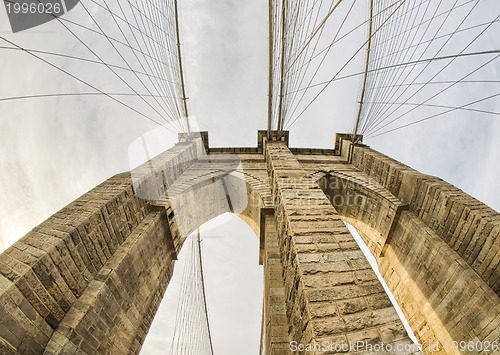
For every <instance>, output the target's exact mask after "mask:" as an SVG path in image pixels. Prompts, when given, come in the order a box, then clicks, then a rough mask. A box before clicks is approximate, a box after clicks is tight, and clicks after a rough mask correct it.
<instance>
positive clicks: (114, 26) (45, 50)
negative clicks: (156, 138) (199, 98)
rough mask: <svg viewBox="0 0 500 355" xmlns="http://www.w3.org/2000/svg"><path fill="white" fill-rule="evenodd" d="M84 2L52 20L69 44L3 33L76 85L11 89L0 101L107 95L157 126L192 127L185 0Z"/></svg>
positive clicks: (17, 48)
mask: <svg viewBox="0 0 500 355" xmlns="http://www.w3.org/2000/svg"><path fill="white" fill-rule="evenodd" d="M37 1H38V2H39V3H41V1H40V0H37ZM12 3H14V2H12ZM78 6H79V7H78V8H79V9H80V10H81V9H83V11H72V12H69V13H68V14H66V15H65V16H63V17H56V16H54V20H53V21H52V22H54V23H57V24H58V26H59V28H62V29H63V31H62V32H63V33H62V34H63V35H64V36H62V37H59V38H58V43H63V44H69V45H68V46H67V47H69V48H58V47H60V46H57V43H53V44H50V45H49V43H47V42H44V41H41V42H40V44H39V45H38V43H32V41H30V40H29V38H28V36H20V35H16V34H13V35H7V34H1V35H0V43H1V42H3V43H4V45H2V46H0V49H1V50H2V51H4V52H24V53H26V54H28V55H29V56H30V57H32V58H33V59H35V60H37V61H39V62H41V63H44V64H45V65H47V66H48V67H51V68H53V69H56V70H57V71H58V72H59V73H60V74H63V75H64V76H65V77H66V78H67V79H70V80H66V83H70V84H71V90H69V91H65V92H60V91H59V92H43V93H29V94H26V93H23V94H20V95H14V96H3V97H0V102H6V101H13V100H24V99H39V98H45V99H47V98H55V97H71V96H73V97H84V96H103V97H108V98H109V99H111V100H112V101H114V102H115V103H117V104H119V105H121V106H123V107H125V108H127V109H128V110H130V111H132V112H133V113H135V114H137V115H138V116H140V117H142V118H144V119H147V120H149V121H150V122H152V123H154V124H155V125H159V126H164V127H166V128H167V129H169V130H171V131H173V132H183V131H187V132H189V130H190V129H189V121H188V120H187V117H188V104H187V90H186V86H185V80H184V72H183V67H182V58H181V44H180V40H181V35H180V24H179V17H180V15H179V10H178V4H177V0H167V1H160V0H139V1H131V0H126V1H123V2H111V1H109V0H85V1H80V4H79V5H78ZM82 14H83V16H82ZM72 15H74V16H72ZM26 44H28V45H26ZM50 47H55V48H50ZM103 69H104V70H103ZM95 71H98V72H99V73H100V74H102V76H105V78H106V84H104V83H103V81H104V80H103V77H102V76H97V75H95V74H94V72H95ZM54 75H55V74H54ZM113 88H115V89H113ZM83 89H86V90H85V91H84V90H83ZM89 89H90V91H89Z"/></svg>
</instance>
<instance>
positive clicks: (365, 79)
mask: <svg viewBox="0 0 500 355" xmlns="http://www.w3.org/2000/svg"><path fill="white" fill-rule="evenodd" d="M372 23H373V0H371V1H370V21H369V29H368V31H369V32H368V48H367V51H366V65H365V74H364V77H363V88H362V89H361V99H360V100H359V110H358V117H357V118H356V124H355V126H354V133H353V135H352V141H353V142H355V140H356V135H357V134H358V127H359V120H360V119H361V110H362V108H363V100H364V98H365V92H366V81H367V79H368V67H369V63H370V51H371V44H372V31H373V29H372Z"/></svg>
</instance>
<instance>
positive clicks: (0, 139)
mask: <svg viewBox="0 0 500 355" xmlns="http://www.w3.org/2000/svg"><path fill="white" fill-rule="evenodd" d="M181 4H182V15H183V21H182V25H183V28H184V36H183V37H184V46H183V50H184V54H185V69H186V76H187V82H188V91H189V98H190V99H189V102H190V108H191V113H192V114H194V115H196V117H197V119H198V122H199V124H200V128H201V129H203V130H208V131H209V134H210V143H211V146H255V145H256V138H257V132H256V131H257V130H258V129H264V128H265V127H266V120H267V106H266V105H267V61H268V57H267V3H266V1H259V2H256V1H238V0H221V1H217V2H215V1H208V0H186V1H181ZM481 4H482V8H481V9H479V10H478V14H477V15H476V17H477V18H481V15H486V14H489V12H493V13H495V11H496V13H498V12H499V4H498V2H497V1H495V0H483V1H481ZM88 6H89V8H92V9H93V10H95V11H97V8H95V7H92V6H90V5H88ZM97 13H98V12H97ZM360 14H362V11H361V12H360ZM98 16H103V18H104V16H105V14H102V13H98ZM67 18H68V19H73V20H75V21H80V22H83V23H86V24H88V25H90V24H91V20H90V19H88V18H87V17H86V14H85V13H84V12H83V11H82V9H81V7H80V6H77V7H76V8H75V9H74V10H72V11H71V12H70V13H69V14H67ZM82 33H84V32H82ZM0 35H1V36H3V37H6V38H8V39H11V40H13V41H15V42H16V43H19V44H20V45H21V46H24V47H26V48H38V49H44V50H54V51H59V52H62V53H71V54H72V55H78V56H83V57H87V58H91V57H92V56H91V55H89V54H88V51H86V49H85V48H82V46H81V45H79V44H78V43H76V42H75V39H74V38H73V37H72V36H71V35H69V34H68V33H67V32H66V31H65V30H64V29H63V28H62V27H61V25H60V24H59V23H57V22H54V21H53V22H51V23H47V24H45V25H43V26H40V27H38V28H35V29H32V30H28V31H26V32H21V33H18V34H15V35H13V34H10V27H9V26H8V23H7V21H6V14H5V12H4V11H3V10H0ZM87 35H88V40H89V41H90V42H91V43H92V44H93V45H94V48H95V50H96V51H102V53H105V54H108V55H109V56H110V58H115V55H113V54H112V53H111V54H110V53H109V48H108V47H107V45H106V43H102V39H101V38H99V37H97V36H91V35H89V34H88V33H87ZM363 36H366V32H363V31H361V32H360V33H359V36H357V37H354V38H355V39H356V40H353V41H352V42H356V41H358V40H359V39H360V38H362V37H363ZM485 40H486V41H487V42H488V46H489V48H497V49H498V48H500V39H499V38H498V36H496V35H495V36H489V37H487V38H486V39H485ZM352 42H350V43H349V44H346V47H341V48H345V49H346V50H347V49H349V48H350V47H349V46H352V45H353V43H352ZM4 45H6V44H5V43H4V42H3V41H1V40H0V46H4ZM339 55H345V54H344V52H343V51H340V53H339ZM0 58H1V60H2V67H1V69H0V71H1V77H2V80H1V82H0V98H4V97H11V96H16V95H26V94H37V93H47V92H64V91H69V92H75V91H79V92H82V91H90V90H89V89H88V88H87V87H85V86H83V85H82V84H81V83H77V82H75V81H74V80H69V79H68V77H67V76H65V75H63V74H61V73H60V72H58V71H57V70H55V69H53V68H51V67H49V66H47V65H46V64H44V63H41V62H39V61H37V60H36V59H34V58H32V57H30V56H29V55H27V54H26V53H21V52H16V51H12V50H5V49H2V50H0ZM55 60H56V62H57V63H58V64H60V65H64V68H66V69H68V70H71V71H74V72H75V73H78V74H81V75H82V76H83V77H84V78H85V79H86V80H89V81H92V82H94V83H99V84H100V85H101V86H102V87H103V88H105V89H106V90H109V91H114V92H123V91H125V88H124V85H123V84H121V83H119V82H117V80H116V77H114V76H113V75H111V74H110V73H109V72H107V71H106V70H105V68H99V67H96V66H95V65H92V64H88V63H87V64H85V63H82V62H72V61H68V60H65V59H62V58H59V59H55ZM110 60H111V59H110ZM113 60H116V58H115V59H113ZM356 65H358V66H361V68H360V69H361V70H362V61H358V62H357V64H356ZM499 69H500V68H499V65H498V64H495V65H493V66H489V67H488V69H487V70H488V72H487V74H488V76H489V77H490V78H491V79H492V80H499V77H500V73H499ZM359 87H360V83H359V78H355V79H354V80H350V81H345V82H342V85H337V86H332V88H331V90H327V91H325V93H324V94H323V96H322V97H321V99H320V100H318V102H317V104H316V105H313V106H312V107H311V108H310V110H309V111H308V112H307V115H304V117H302V118H301V119H300V120H299V121H297V123H296V124H295V125H294V126H292V128H291V130H290V141H291V145H292V146H314V147H329V148H331V147H332V146H333V141H334V135H335V132H346V131H349V130H351V129H352V126H353V119H354V117H355V113H356V110H357V106H356V100H357V99H358V95H359ZM495 87H496V88H498V84H496V86H495ZM491 88H492V87H491V86H489V87H486V86H484V85H483V86H481V85H478V86H475V87H474V91H478V90H490V91H491V92H492V93H495V90H497V89H491ZM452 95H454V99H456V100H457V101H458V102H467V101H469V97H470V96H471V95H472V92H471V91H468V90H464V89H460V90H455V91H454V92H453V94H452ZM130 100H132V99H130ZM135 103H136V104H137V105H138V107H142V108H144V110H145V111H146V110H147V108H146V107H143V106H141V104H140V103H137V102H135ZM489 105H490V106H489V109H491V110H494V111H500V102H499V100H498V99H496V100H492V101H490V102H489ZM153 128H155V125H154V124H152V123H150V122H148V121H146V120H144V119H143V118H140V117H137V115H136V114H135V113H133V112H131V111H130V110H127V109H126V108H124V107H122V106H120V105H117V104H116V103H113V102H111V101H110V99H108V98H106V97H66V98H45V99H31V100H23V101H8V102H7V101H4V102H2V101H0V183H1V184H0V201H1V202H0V249H1V250H3V249H5V248H6V247H7V246H8V245H10V244H12V243H13V242H14V241H15V240H16V239H17V238H19V237H21V236H22V235H23V234H25V233H26V232H27V231H29V230H30V229H31V228H33V227H34V226H36V225H37V224H38V223H40V222H42V221H43V220H44V219H45V218H47V217H48V216H50V215H51V214H53V213H54V212H56V211H57V210H58V209H60V208H62V207H63V206H64V205H66V204H67V203H69V202H71V201H72V200H73V199H75V198H76V197H78V196H80V195H81V194H83V193H84V192H85V191H87V190H89V189H90V188H92V187H94V186H95V185H97V184H98V183H100V182H102V181H103V180H105V179H107V178H108V177H110V176H111V175H113V174H115V173H118V172H122V171H126V170H129V158H128V148H129V145H130V144H131V143H132V142H133V141H134V140H135V139H136V138H137V137H139V136H140V135H141V134H144V133H145V132H148V131H150V130H151V129H153ZM499 137H500V120H498V117H497V116H484V115H477V114H471V113H463V112H454V113H452V114H448V115H445V116H442V117H439V118H436V119H434V120H429V121H426V122H424V123H422V124H419V125H415V126H412V127H411V128H408V129H404V130H400V131H397V132H394V133H392V134H387V135H384V136H381V137H377V138H374V139H372V140H367V141H365V143H367V144H369V145H371V146H372V147H373V148H375V149H378V150H380V151H381V152H383V153H385V154H388V155H390V156H392V157H394V158H396V159H398V160H400V161H402V162H404V163H406V164H408V165H410V166H411V167H413V168H416V169H418V170H420V171H422V172H424V173H427V174H432V175H436V176H439V177H441V178H443V179H444V180H446V181H449V182H451V183H453V184H454V185H456V186H458V187H459V188H461V189H463V190H465V191H466V192H468V193H470V194H471V195H472V196H474V197H476V198H478V199H479V200H481V201H483V202H485V203H487V204H489V205H490V206H492V207H493V208H495V209H496V210H500V187H499V186H500V184H498V176H499V174H500V165H499V164H498V162H499V161H500V139H499ZM240 222H241V221H232V222H231V223H230V224H228V225H227V226H222V227H218V228H220V229H213V230H214V231H216V232H213V233H216V234H217V235H221V236H223V237H224V238H220V239H217V238H213V239H209V238H207V240H206V244H207V248H206V249H207V262H206V264H207V279H209V280H210V278H212V277H213V279H212V280H211V281H208V282H209V284H208V286H207V288H208V291H207V292H208V293H209V298H211V299H212V301H209V302H214V303H213V305H212V304H210V305H209V307H210V309H211V310H212V309H213V311H214V314H213V316H212V319H213V320H214V322H216V323H217V322H219V324H221V323H227V325H230V326H232V329H233V330H234V336H232V338H234V339H243V338H244V339H245V340H242V341H244V342H245V344H249V345H248V349H252V350H248V352H247V353H248V354H254V353H255V350H253V348H252V347H253V346H255V341H256V339H255V332H256V331H255V329H256V327H257V328H259V327H260V309H259V307H260V306H259V304H260V302H261V295H262V293H261V289H259V288H258V287H260V286H259V285H260V279H259V277H260V276H259V275H258V272H259V270H260V267H259V266H258V265H257V256H256V255H255V257H253V256H252V255H250V254H253V252H248V251H246V252H244V250H251V248H257V240H256V239H254V240H253V239H252V238H251V237H250V236H249V235H250V234H251V233H250V231H249V230H248V229H245V228H246V227H244V226H242V225H241V223H240ZM207 233H208V235H209V236H210V233H212V232H207ZM254 237H255V236H254ZM240 240H241V243H242V244H239V242H240ZM252 240H253V241H252ZM236 241H238V242H236ZM218 243H220V245H219V244H218ZM233 243H234V244H233ZM241 245H245V246H247V248H246V249H238V248H239V247H241ZM252 245H253V246H252ZM215 246H218V247H219V248H221V249H220V250H221V252H222V251H224V252H225V253H227V255H238V256H239V255H240V254H242V253H245V255H246V256H248V260H254V264H253V266H250V264H248V265H249V266H248V267H247V269H246V271H242V272H245V273H247V275H248V282H249V283H248V284H245V285H250V282H254V283H253V284H254V285H256V286H254V287H251V289H250V290H248V292H247V293H248V298H247V299H245V298H243V297H240V296H238V297H234V299H240V300H241V304H240V305H239V306H240V307H242V308H244V310H256V312H257V314H256V315H253V316H250V315H249V314H242V313H238V312H237V311H236V309H238V305H234V309H235V311H234V312H231V313H233V314H234V315H235V318H236V319H234V320H231V321H227V320H223V319H225V318H224V317H225V316H226V315H225V314H220V315H216V314H215V311H216V310H217V306H216V304H217V302H221V300H222V299H223V297H222V293H223V291H222V288H221V287H219V286H221V285H223V284H229V285H232V284H233V283H234V282H236V281H230V279H229V278H228V279H225V278H224V277H225V276H227V275H222V274H220V273H219V270H220V269H221V268H227V269H230V270H236V269H235V268H236V267H238V266H237V265H236V264H231V265H233V266H230V258H229V257H228V259H227V262H228V264H217V263H216V264H214V265H213V266H210V264H211V262H210V259H209V256H208V253H209V249H210V247H215ZM216 249H217V248H216ZM255 250H256V249H255ZM246 253H247V254H246ZM255 253H256V252H255ZM224 260H225V259H224ZM238 260H239V259H238ZM249 263H250V261H249ZM211 270H212V271H211ZM231 272H233V271H231ZM223 276H224V277H223ZM240 281H243V280H238V282H240ZM211 283H212V284H213V285H217V292H220V294H217V293H215V294H212V295H210V293H211V292H215V291H210V287H211ZM237 285H238V286H237V287H234V285H233V289H232V290H230V291H227V292H225V294H227V295H231V294H234V295H239V294H238V292H240V291H241V290H245V287H248V286H244V285H242V284H237ZM250 291H252V292H250ZM254 291H255V293H254ZM256 297H257V299H256ZM174 298H175V297H174ZM242 311H243V310H242ZM173 314H175V311H173ZM252 314H253V313H252ZM162 317H164V318H163V319H166V318H168V317H169V315H168V314H167V312H160V313H159V315H158V317H157V319H156V320H155V322H160V324H162V322H163V321H162ZM218 317H220V318H218ZM247 317H248V319H247ZM237 319H240V320H241V321H242V323H241V324H243V325H240V326H234V325H233V324H234V323H232V322H233V321H236V320H237ZM250 323H252V324H253V325H252V326H250V325H248V327H247V326H245V324H250ZM221 326H222V325H221ZM214 328H215V327H214ZM217 328H219V327H217ZM154 334H155V337H156V336H159V337H162V336H163V337H165V338H169V335H168V334H164V333H162V332H161V331H160V332H158V330H154ZM214 337H216V338H217V337H218V336H217V335H216V334H214ZM238 341H239V340H238ZM247 342H248V343H247ZM234 344H235V342H228V343H227V346H228V349H234V347H233V346H234ZM250 344H253V345H250ZM149 346H150V345H148V347H149ZM151 346H154V344H152V345H151ZM218 346H223V345H218ZM231 347H232V348H231ZM218 353H219V354H233V353H234V350H227V351H224V350H223V349H222V348H221V349H220V352H218ZM238 353H243V352H238Z"/></svg>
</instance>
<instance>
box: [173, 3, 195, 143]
mask: <svg viewBox="0 0 500 355" xmlns="http://www.w3.org/2000/svg"><path fill="white" fill-rule="evenodd" d="M174 10H175V32H176V36H177V57H178V58H179V72H180V75H181V89H182V101H183V103H184V115H185V118H186V124H187V133H188V134H189V135H191V128H190V127H189V118H188V117H189V115H188V108H187V97H186V86H185V84H184V72H183V70H182V56H181V36H180V31H179V9H178V6H177V0H174Z"/></svg>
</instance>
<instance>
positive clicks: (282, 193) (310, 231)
mask: <svg viewBox="0 0 500 355" xmlns="http://www.w3.org/2000/svg"><path fill="white" fill-rule="evenodd" d="M265 143H267V144H265V155H266V163H267V167H268V173H269V174H270V178H271V183H272V194H273V199H274V206H275V216H276V220H277V230H278V243H279V249H280V251H281V262H282V265H283V267H284V285H285V298H286V315H287V319H288V322H289V329H290V338H291V340H292V345H297V346H300V344H302V346H304V347H306V346H309V349H308V348H304V349H305V350H312V352H311V353H321V352H322V351H325V350H336V349H337V350H338V349H343V350H347V351H348V352H356V351H366V350H370V349H369V348H367V346H368V347H369V346H376V345H381V344H382V343H384V344H385V345H387V344H391V346H392V347H393V349H395V348H396V346H397V345H399V346H405V345H409V344H411V340H410V339H409V337H408V335H407V333H406V331H405V330H404V328H403V325H402V323H401V320H400V319H399V317H398V316H397V314H396V311H395V310H394V308H393V306H392V304H391V302H390V300H389V298H388V296H387V294H386V293H385V291H384V289H383V287H382V285H381V284H380V282H379V281H378V279H377V277H376V275H375V273H374V271H373V270H372V269H371V267H370V265H369V263H368V261H367V260H366V258H365V256H364V255H363V253H362V251H361V249H360V248H359V246H358V245H357V243H356V242H355V240H354V238H353V237H352V236H351V234H350V233H349V230H348V229H347V227H346V226H345V225H344V223H343V222H342V220H341V219H340V217H339V216H338V214H337V212H336V211H335V209H334V207H333V206H332V205H331V203H330V201H329V200H328V198H327V197H326V196H325V194H324V193H323V191H322V190H321V189H320V187H319V186H318V184H317V183H316V181H315V180H314V179H313V178H312V177H311V176H310V175H309V174H307V173H306V172H305V171H304V169H303V168H302V166H301V164H300V163H299V162H298V161H297V159H296V158H295V156H294V155H293V153H292V152H291V151H290V150H289V149H288V147H287V145H286V143H285V142H282V141H269V142H265ZM292 350H293V349H292ZM407 353H409V352H407Z"/></svg>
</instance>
